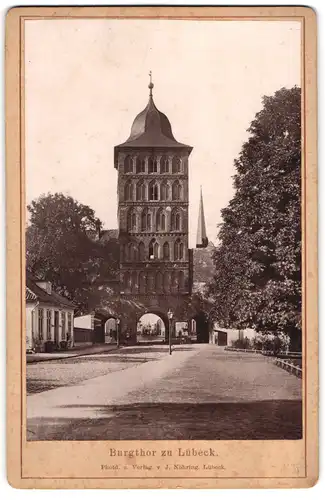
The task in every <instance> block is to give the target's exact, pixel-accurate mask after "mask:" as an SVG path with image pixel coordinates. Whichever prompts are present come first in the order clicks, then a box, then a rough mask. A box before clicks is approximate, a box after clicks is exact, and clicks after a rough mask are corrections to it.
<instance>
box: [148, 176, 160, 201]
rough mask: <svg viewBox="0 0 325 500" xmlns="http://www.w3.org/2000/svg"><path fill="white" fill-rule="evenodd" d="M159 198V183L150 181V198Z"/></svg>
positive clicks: (152, 199)
mask: <svg viewBox="0 0 325 500" xmlns="http://www.w3.org/2000/svg"><path fill="white" fill-rule="evenodd" d="M158 199H159V190H158V184H157V182H156V181H153V182H150V184H149V200H150V201H156V200H158Z"/></svg>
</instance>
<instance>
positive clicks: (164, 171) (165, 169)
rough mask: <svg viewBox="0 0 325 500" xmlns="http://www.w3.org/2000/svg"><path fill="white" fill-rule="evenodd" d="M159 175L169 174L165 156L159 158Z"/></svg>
mask: <svg viewBox="0 0 325 500" xmlns="http://www.w3.org/2000/svg"><path fill="white" fill-rule="evenodd" d="M160 173H161V174H168V173H169V159H168V157H167V156H162V157H161V158H160Z"/></svg>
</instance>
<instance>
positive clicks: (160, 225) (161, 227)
mask: <svg viewBox="0 0 325 500" xmlns="http://www.w3.org/2000/svg"><path fill="white" fill-rule="evenodd" d="M156 222H157V224H156V228H157V231H166V215H165V214H164V212H163V211H162V210H159V211H158V213H157V221H156Z"/></svg>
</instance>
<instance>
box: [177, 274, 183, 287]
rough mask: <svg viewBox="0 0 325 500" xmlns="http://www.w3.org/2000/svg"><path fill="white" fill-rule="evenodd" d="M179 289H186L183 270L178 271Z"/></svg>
mask: <svg viewBox="0 0 325 500" xmlns="http://www.w3.org/2000/svg"><path fill="white" fill-rule="evenodd" d="M178 289H179V290H184V273H183V271H179V273H178Z"/></svg>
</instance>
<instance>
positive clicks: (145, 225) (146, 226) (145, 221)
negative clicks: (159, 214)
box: [141, 209, 152, 231]
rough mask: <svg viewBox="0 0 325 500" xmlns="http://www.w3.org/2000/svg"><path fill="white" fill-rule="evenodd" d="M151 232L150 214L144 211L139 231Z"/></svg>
mask: <svg viewBox="0 0 325 500" xmlns="http://www.w3.org/2000/svg"><path fill="white" fill-rule="evenodd" d="M151 230H152V219H151V213H150V212H149V211H148V210H147V209H144V210H143V212H142V215H141V231H151Z"/></svg>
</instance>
